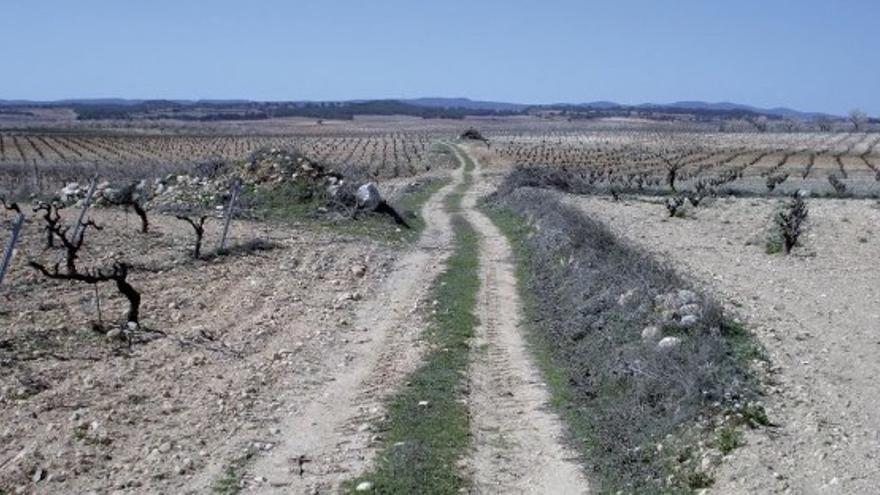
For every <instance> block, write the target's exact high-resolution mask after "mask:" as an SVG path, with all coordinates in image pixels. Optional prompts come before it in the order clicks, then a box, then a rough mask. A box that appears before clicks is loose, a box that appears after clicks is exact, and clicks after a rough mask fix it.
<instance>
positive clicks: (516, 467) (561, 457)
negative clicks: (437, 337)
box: [462, 167, 588, 494]
mask: <svg viewBox="0 0 880 495" xmlns="http://www.w3.org/2000/svg"><path fill="white" fill-rule="evenodd" d="M478 170H481V171H482V170H483V169H482V167H480V168H479V169H478ZM489 182H490V181H484V180H478V181H475V184H476V185H475V186H473V187H471V189H470V190H469V191H468V192H467V194H466V195H465V197H464V200H463V202H462V207H463V209H464V215H465V217H466V218H467V220H468V221H469V222H470V223H471V225H472V226H473V227H474V229H475V230H476V231H477V232H478V233H479V234H480V238H481V239H480V242H481V243H480V281H481V286H480V293H479V299H478V301H477V311H478V313H477V316H478V318H479V321H480V326H479V327H478V328H477V339H476V342H474V345H473V346H472V349H473V362H472V365H471V374H470V389H471V397H470V404H471V415H472V425H471V428H472V431H473V438H474V444H473V452H471V455H470V456H469V458H468V465H469V469H470V470H471V473H469V474H470V475H471V477H472V482H473V485H472V488H473V491H474V493H560V494H562V493H564V494H576V493H587V492H588V483H587V481H586V478H585V477H584V475H583V472H582V470H581V468H580V467H579V466H578V464H577V463H576V461H575V460H574V458H575V454H574V452H572V451H571V450H570V449H568V448H567V447H565V446H564V445H563V444H562V442H561V437H562V432H563V428H562V425H561V423H560V420H559V418H558V417H557V416H556V415H554V414H553V413H552V412H550V411H548V410H547V401H548V392H547V390H546V389H545V384H544V383H543V381H542V379H541V376H540V372H539V370H538V369H537V368H536V366H535V364H534V362H533V360H532V359H531V356H530V355H529V353H528V351H527V349H526V343H525V340H524V336H523V328H522V327H521V326H520V320H521V312H520V307H521V304H520V300H519V294H518V292H517V286H516V277H515V271H514V264H513V254H512V251H511V247H510V244H509V243H508V241H507V239H506V238H505V237H504V235H503V234H501V232H500V231H499V230H498V229H497V228H496V227H495V225H494V224H493V223H492V221H491V220H489V218H488V217H486V216H485V215H484V214H483V213H481V212H480V211H479V210H477V209H476V203H477V200H478V199H479V198H480V197H481V196H483V195H484V194H487V193H489V192H490V188H489V187H487V184H488V183H489Z"/></svg>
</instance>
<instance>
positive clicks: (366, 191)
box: [355, 182, 382, 210]
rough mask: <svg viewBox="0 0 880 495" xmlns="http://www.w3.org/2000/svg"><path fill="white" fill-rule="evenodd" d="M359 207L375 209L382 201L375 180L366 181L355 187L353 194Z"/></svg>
mask: <svg viewBox="0 0 880 495" xmlns="http://www.w3.org/2000/svg"><path fill="white" fill-rule="evenodd" d="M355 197H356V198H357V204H358V207H359V208H364V209H367V210H375V209H376V207H377V206H379V203H381V202H382V195H381V194H380V193H379V188H378V187H377V186H376V183H375V182H368V183H366V184H364V185H362V186H360V187H358V189H357V193H356V194H355Z"/></svg>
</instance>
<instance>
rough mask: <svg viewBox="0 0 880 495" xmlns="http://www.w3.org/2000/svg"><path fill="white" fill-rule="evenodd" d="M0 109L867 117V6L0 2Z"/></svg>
mask: <svg viewBox="0 0 880 495" xmlns="http://www.w3.org/2000/svg"><path fill="white" fill-rule="evenodd" d="M2 3H3V5H2V7H3V8H2V16H0V51H2V58H0V60H2V62H0V64H2V65H0V67H2V71H0V99H16V98H28V99H59V98H70V97H80V98H81V97H129V98H248V99H258V100H299V99H318V100H338V99H354V98H381V97H416V96H467V97H470V98H475V99H491V100H504V101H514V102H524V103H550V102H562V101H565V102H585V101H594V100H614V101H619V102H623V103H641V102H647V101H651V102H661V103H662V102H670V101H675V100H707V101H735V102H740V103H747V104H754V105H758V106H790V107H794V108H798V109H802V110H816V111H827V112H836V113H845V112H846V111H848V110H850V109H852V108H856V107H858V108H862V109H864V110H865V111H867V112H868V113H869V114H871V115H880V94H878V93H880V61H878V60H880V59H878V57H880V30H878V27H880V24H878V21H880V1H876V0H849V1H847V0H839V1H833V0H823V1H818V0H799V1H797V0H764V1H759V0H736V1H733V0H730V1H727V0H725V1H720V0H719V1H711V0H704V1H696V0H677V1H673V0H667V1H661V0H656V1H650V0H617V1H611V0H608V1H603V2H597V1H586V0H584V1H567V0H557V1H552V0H549V1H541V2H538V1H528V2H527V1H518V0H507V1H500V0H498V1H496V0H491V1H479V0H468V1H459V0H442V1H433V2H427V1H416V0H410V1H404V0H387V1H386V0H362V1H341V0H339V1H333V0H325V1H317V0H315V1H308V2H305V1H294V0H291V1H280V0H264V1H260V0H253V1H229V0H214V1H198V0H175V1H170V0H151V1H146V0H145V1H136V0H127V1H126V0H76V1H72V0H55V1H49V0H28V1H25V0H18V1H15V0H2Z"/></svg>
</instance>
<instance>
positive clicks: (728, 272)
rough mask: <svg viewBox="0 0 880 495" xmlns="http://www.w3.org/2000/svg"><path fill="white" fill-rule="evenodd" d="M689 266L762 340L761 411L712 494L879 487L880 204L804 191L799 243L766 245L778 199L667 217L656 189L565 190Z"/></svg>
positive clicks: (593, 212) (713, 205) (733, 202)
mask: <svg viewBox="0 0 880 495" xmlns="http://www.w3.org/2000/svg"><path fill="white" fill-rule="evenodd" d="M566 201H567V202H568V203H569V204H572V205H575V206H577V207H578V208H580V209H581V210H582V211H584V212H585V213H586V214H588V215H590V216H592V217H594V218H597V219H600V220H602V221H604V222H606V223H607V224H608V225H609V226H611V228H612V229H613V230H615V231H616V232H617V233H619V234H622V235H623V236H625V237H626V238H628V239H630V240H631V241H632V242H634V243H635V244H637V245H639V246H641V247H642V248H644V249H646V250H647V251H648V252H650V253H652V254H654V255H656V256H657V257H659V258H660V259H663V260H667V261H668V262H670V263H671V264H672V265H673V266H675V267H676V268H678V269H679V270H680V271H682V272H684V273H687V274H689V275H692V276H694V277H695V278H696V279H697V281H698V282H699V283H700V284H701V285H703V286H704V287H705V289H706V290H708V291H710V292H712V293H714V294H715V295H716V296H717V297H718V299H719V300H720V301H722V302H724V303H725V305H726V306H727V309H728V311H729V312H732V313H733V314H736V315H738V316H739V317H740V318H741V319H742V320H743V321H744V323H745V324H746V326H747V327H748V328H749V329H750V330H752V331H753V332H754V333H755V335H756V336H757V338H758V339H759V340H760V342H761V344H763V346H764V347H765V349H766V352H767V357H768V359H769V364H768V365H765V366H762V367H763V368H764V370H763V371H764V373H763V374H764V376H765V380H766V390H767V392H768V397H767V401H766V402H767V412H768V415H769V418H770V420H771V421H772V422H774V423H776V424H777V425H778V426H776V427H771V428H764V429H760V430H756V431H752V432H748V433H747V435H746V437H745V445H743V446H742V447H740V448H737V449H735V450H733V452H732V453H731V454H730V455H729V456H728V458H727V459H725V462H723V463H722V464H721V468H720V469H719V471H718V472H717V473H715V477H716V483H715V485H714V488H712V489H711V490H710V492H711V493H724V494H731V493H742V494H750V493H792V494H795V493H796V494H812V493H847V494H868V493H876V491H877V485H878V483H880V468H878V466H880V464H878V462H877V460H878V456H880V436H878V434H877V425H878V424H880V401H878V397H880V387H878V384H877V381H876V376H877V375H878V373H880V365H878V361H877V359H876V354H877V352H878V350H880V334H878V329H880V286H878V283H877V281H878V280H880V265H878V264H877V263H876V256H877V250H876V245H877V241H878V228H880V207H878V203H877V201H875V200H836V199H808V200H807V205H808V208H809V219H808V222H807V227H806V233H805V234H804V237H803V241H804V242H803V246H801V247H798V248H795V251H794V252H793V254H792V255H791V256H784V255H782V254H773V255H770V254H767V253H766V252H765V241H766V238H767V236H768V234H769V231H770V230H769V229H770V228H771V226H772V224H771V218H772V215H773V214H774V213H775V212H776V211H777V210H778V208H779V206H780V204H781V201H780V200H767V199H718V200H714V201H710V202H707V203H706V204H705V205H704V204H701V205H700V208H698V209H690V210H689V211H688V212H687V213H686V215H685V217H684V218H667V216H668V215H667V213H666V210H665V208H664V206H663V204H662V200H661V199H659V198H642V199H626V198H625V199H623V200H622V201H618V202H613V201H611V199H610V198H601V197H588V198H584V197H573V196H569V197H567V198H566Z"/></svg>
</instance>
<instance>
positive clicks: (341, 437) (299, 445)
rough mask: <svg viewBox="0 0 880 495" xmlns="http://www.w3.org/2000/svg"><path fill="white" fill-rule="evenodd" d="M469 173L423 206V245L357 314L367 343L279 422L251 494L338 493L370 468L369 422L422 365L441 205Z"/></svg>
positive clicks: (443, 241)
mask: <svg viewBox="0 0 880 495" xmlns="http://www.w3.org/2000/svg"><path fill="white" fill-rule="evenodd" d="M462 174H463V171H462V169H461V168H460V169H459V170H458V171H456V172H455V173H454V174H453V175H454V177H453V181H452V182H451V183H450V184H448V185H446V186H445V187H443V188H442V189H441V190H440V191H439V192H438V193H437V194H435V195H434V196H433V197H432V198H431V199H430V200H429V201H428V202H427V203H426V205H425V206H424V208H423V210H422V212H423V216H424V219H425V222H426V224H427V225H426V228H425V230H424V232H423V233H422V236H421V238H420V239H419V241H418V242H417V245H416V248H415V249H413V250H412V251H411V252H410V253H408V254H406V255H405V256H404V257H403V258H402V259H401V260H400V261H399V262H398V265H397V267H396V268H395V270H394V271H393V273H392V274H391V276H390V277H388V279H386V280H385V281H384V282H383V284H382V288H381V290H380V291H379V292H378V293H376V294H374V295H373V296H372V297H370V298H369V299H368V300H366V301H365V302H364V303H363V304H362V305H361V307H360V308H359V309H358V312H357V317H356V318H355V328H363V329H366V332H365V333H364V339H362V342H363V344H364V345H363V346H362V347H361V348H360V350H359V352H358V353H357V354H353V355H351V356H347V359H348V364H347V365H346V366H345V367H340V368H339V370H338V372H337V373H336V374H335V376H333V377H332V378H331V379H330V380H329V381H328V382H326V383H325V384H324V385H323V387H322V390H321V391H320V392H319V393H318V394H317V395H315V398H314V399H313V400H310V401H309V402H308V403H306V404H305V405H304V406H303V407H302V408H301V409H300V410H299V411H298V412H297V413H296V414H294V415H292V416H290V417H289V418H288V419H287V420H286V421H285V422H284V423H283V424H281V425H280V428H281V431H282V434H283V436H284V438H285V440H284V441H283V443H282V444H280V445H279V446H278V447H276V448H275V449H273V451H272V452H271V453H270V454H268V455H266V456H264V457H260V458H258V459H257V461H256V462H255V463H254V464H253V466H251V468H250V469H249V477H252V478H254V479H256V480H258V481H260V483H257V484H254V485H252V486H251V489H252V490H251V491H253V492H259V493H335V492H336V491H337V490H338V489H339V485H340V483H341V482H343V481H345V480H347V479H350V478H352V477H354V476H355V475H356V474H357V473H359V472H362V471H363V470H364V469H365V468H366V467H367V466H368V465H369V463H370V461H371V460H372V458H373V456H374V454H375V447H376V446H375V445H374V443H375V442H374V440H375V439H374V437H375V434H374V433H372V432H371V431H370V425H372V424H375V423H376V420H377V419H378V418H380V417H381V416H382V414H383V411H382V403H383V399H384V398H385V396H386V394H387V393H389V392H390V391H392V390H394V389H395V388H396V386H397V385H398V384H399V382H400V381H401V379H402V378H403V377H405V376H406V375H407V374H408V373H409V372H411V371H412V370H413V369H414V368H415V367H416V366H417V364H418V361H419V357H420V353H421V350H420V349H419V337H420V334H421V329H422V328H421V327H422V325H420V322H418V318H417V317H415V316H414V313H415V309H416V308H417V306H418V304H419V302H420V301H422V300H423V299H424V297H425V295H426V293H427V290H428V288H429V287H430V284H431V282H432V281H433V280H434V278H435V277H436V276H437V275H438V274H439V272H440V270H441V269H442V268H443V265H444V263H443V262H444V260H445V258H446V257H447V256H448V252H449V248H450V246H451V243H452V228H451V225H450V218H449V215H448V213H447V212H446V211H445V209H444V208H443V207H442V205H443V201H444V200H445V198H446V196H447V195H449V194H450V193H451V192H452V191H453V189H454V188H455V187H456V185H458V184H459V183H460V182H461V181H462V177H463V176H462Z"/></svg>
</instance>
